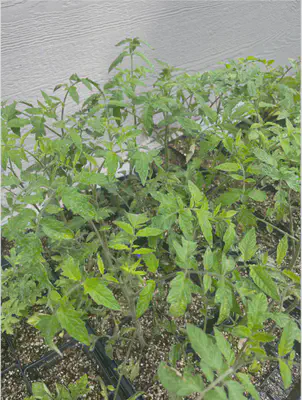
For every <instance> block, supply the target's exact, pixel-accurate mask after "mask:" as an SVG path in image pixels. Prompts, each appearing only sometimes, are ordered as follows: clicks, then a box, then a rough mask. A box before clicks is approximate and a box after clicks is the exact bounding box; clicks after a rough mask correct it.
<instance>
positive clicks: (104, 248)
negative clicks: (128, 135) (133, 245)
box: [89, 221, 112, 268]
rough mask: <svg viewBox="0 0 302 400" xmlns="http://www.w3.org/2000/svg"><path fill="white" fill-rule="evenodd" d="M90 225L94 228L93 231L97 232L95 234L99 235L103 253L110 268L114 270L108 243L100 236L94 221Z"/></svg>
mask: <svg viewBox="0 0 302 400" xmlns="http://www.w3.org/2000/svg"><path fill="white" fill-rule="evenodd" d="M89 225H90V226H91V227H92V228H93V230H94V231H95V233H96V235H97V237H98V239H99V242H100V243H101V246H102V249H103V252H104V258H105V261H106V263H107V265H108V267H110V268H112V261H111V258H112V257H111V254H110V251H109V249H108V246H107V243H106V242H105V240H103V239H102V237H101V235H100V232H99V231H98V229H97V227H96V226H95V224H94V222H93V221H89Z"/></svg>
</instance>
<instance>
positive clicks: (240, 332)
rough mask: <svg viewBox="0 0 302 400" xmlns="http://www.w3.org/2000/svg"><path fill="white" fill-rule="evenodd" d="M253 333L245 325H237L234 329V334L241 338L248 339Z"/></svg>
mask: <svg viewBox="0 0 302 400" xmlns="http://www.w3.org/2000/svg"><path fill="white" fill-rule="evenodd" d="M251 333H252V332H251V330H250V329H249V328H248V327H247V326H243V325H237V326H235V328H233V329H232V334H233V335H235V336H238V337H240V338H248V337H250V335H251Z"/></svg>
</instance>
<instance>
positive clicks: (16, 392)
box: [1, 368, 28, 400]
mask: <svg viewBox="0 0 302 400" xmlns="http://www.w3.org/2000/svg"><path fill="white" fill-rule="evenodd" d="M26 396H28V393H27V390H26V385H25V382H24V380H23V378H22V376H21V374H20V371H19V370H18V369H17V368H15V369H13V370H11V371H8V372H7V373H6V374H5V375H4V376H3V377H1V399H2V400H23V399H24V398H25V397H26Z"/></svg>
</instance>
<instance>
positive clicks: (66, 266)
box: [59, 256, 82, 281]
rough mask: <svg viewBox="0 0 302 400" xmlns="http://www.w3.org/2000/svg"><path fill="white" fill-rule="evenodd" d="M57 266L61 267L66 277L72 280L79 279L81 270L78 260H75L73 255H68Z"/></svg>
mask: <svg viewBox="0 0 302 400" xmlns="http://www.w3.org/2000/svg"><path fill="white" fill-rule="evenodd" d="M59 268H61V269H62V274H63V275H64V276H67V278H69V279H72V280H73V281H80V280H81V277H82V276H81V271H80V268H79V262H78V261H76V260H75V259H74V258H73V257H71V256H69V257H68V258H66V259H65V260H64V261H63V262H62V263H61V264H60V265H59Z"/></svg>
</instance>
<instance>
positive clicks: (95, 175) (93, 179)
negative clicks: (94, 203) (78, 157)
mask: <svg viewBox="0 0 302 400" xmlns="http://www.w3.org/2000/svg"><path fill="white" fill-rule="evenodd" d="M74 181H75V182H79V183H82V184H85V185H99V186H105V185H106V184H108V178H107V177H106V175H105V174H102V173H99V172H93V171H87V170H85V169H82V170H81V172H80V173H77V174H76V175H75V177H74Z"/></svg>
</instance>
